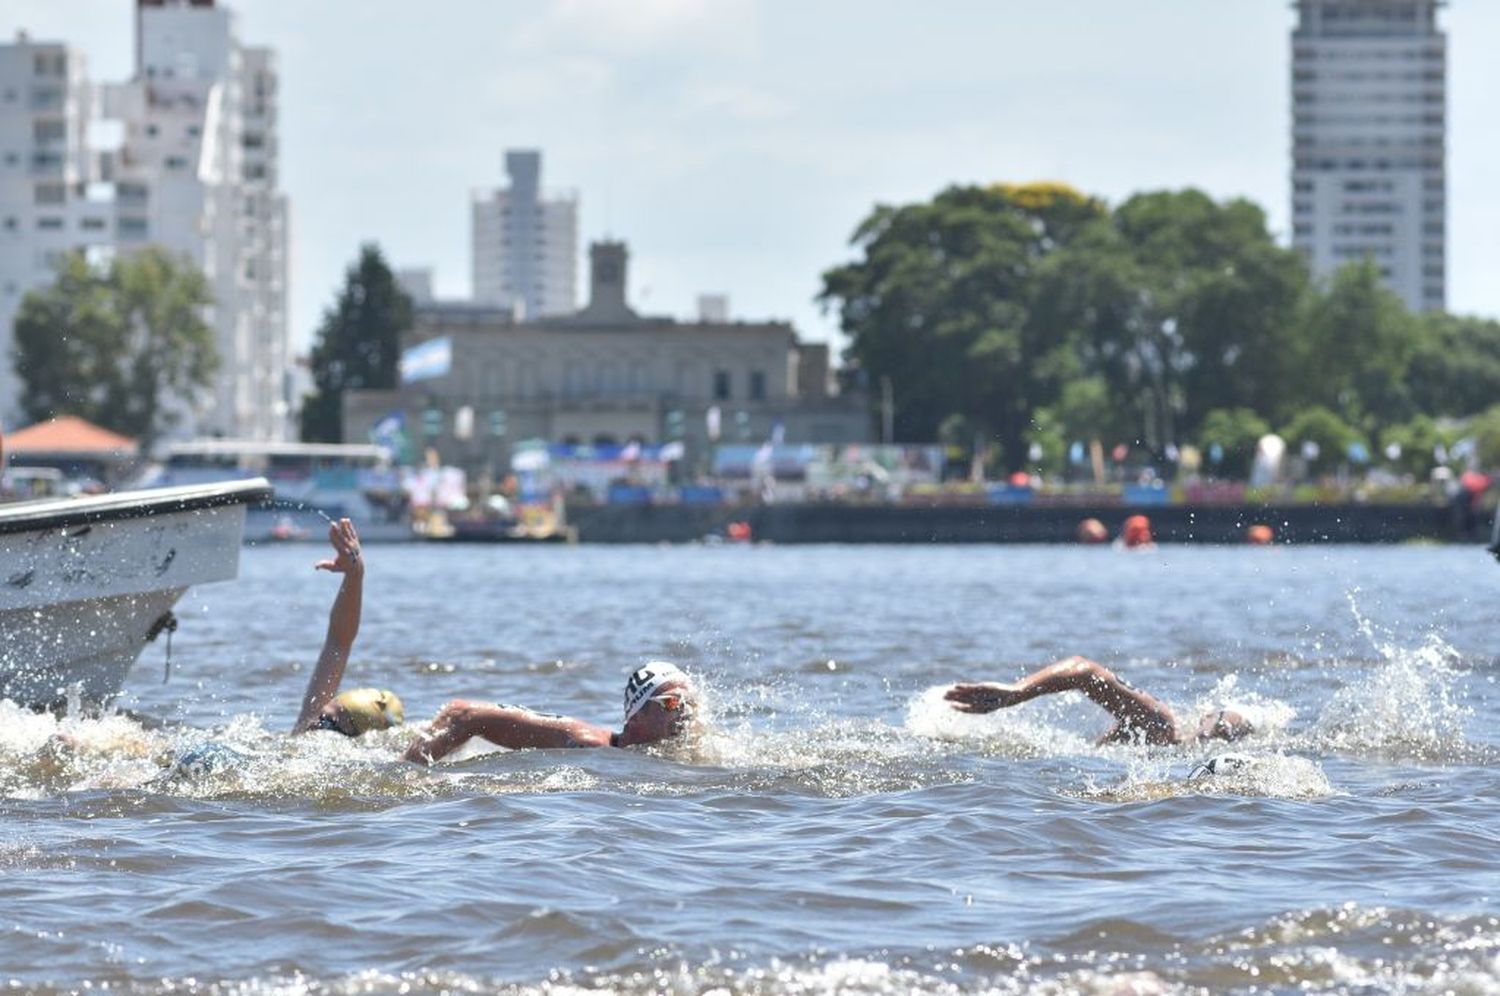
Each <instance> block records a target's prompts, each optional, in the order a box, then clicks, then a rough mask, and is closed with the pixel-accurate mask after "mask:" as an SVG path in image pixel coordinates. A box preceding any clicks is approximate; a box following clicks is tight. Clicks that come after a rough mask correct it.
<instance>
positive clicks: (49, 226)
mask: <svg viewBox="0 0 1500 996" xmlns="http://www.w3.org/2000/svg"><path fill="white" fill-rule="evenodd" d="M36 227H37V228H42V229H46V230H48V231H54V230H56V229H59V228H62V227H63V220H62V219H61V218H58V217H54V216H52V215H47V216H45V217H42V218H38V219H37V220H36Z"/></svg>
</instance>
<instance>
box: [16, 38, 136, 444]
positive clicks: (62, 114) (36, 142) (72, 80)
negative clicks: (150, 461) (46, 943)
mask: <svg viewBox="0 0 1500 996" xmlns="http://www.w3.org/2000/svg"><path fill="white" fill-rule="evenodd" d="M93 98H94V94H93V91H92V89H91V88H90V87H89V84H88V73H87V68H86V65H85V61H84V58H83V54H82V53H81V52H78V51H76V50H73V49H70V48H68V47H67V46H66V45H63V44H60V43H56V42H35V41H32V40H31V39H30V38H28V37H27V36H26V35H25V34H24V33H23V34H19V35H17V36H16V40H15V42H14V43H13V44H9V45H0V419H3V420H4V421H5V422H6V424H7V425H10V426H12V427H13V426H15V425H16V423H17V421H18V420H19V416H20V392H21V384H20V380H19V379H18V378H17V377H16V375H15V372H14V369H13V365H12V363H11V349H12V346H13V344H14V336H13V330H14V324H15V318H16V313H17V312H18V311H19V310H20V307H21V299H22V298H23V297H24V296H25V294H26V292H27V291H29V290H31V289H32V288H33V287H37V286H40V285H42V284H45V283H48V282H50V281H51V280H52V278H53V277H54V276H55V273H56V268H57V264H58V262H59V261H60V260H61V259H62V257H63V255H64V254H65V253H67V252H68V250H70V249H75V248H88V247H91V246H96V245H100V244H110V243H112V242H113V241H114V238H115V229H116V225H117V219H116V216H115V209H114V205H113V204H112V203H109V202H108V201H105V200H102V199H100V198H98V197H97V196H96V197H90V196H89V193H90V187H89V181H90V180H91V179H92V178H93V174H94V163H93V160H92V158H91V156H90V152H89V148H88V125H89V119H90V117H91V116H92V109H93Z"/></svg>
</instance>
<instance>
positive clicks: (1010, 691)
mask: <svg viewBox="0 0 1500 996" xmlns="http://www.w3.org/2000/svg"><path fill="white" fill-rule="evenodd" d="M1057 692H1082V693H1083V694H1085V695H1087V696H1088V697H1089V698H1090V699H1091V700H1093V701H1094V702H1095V703H1097V704H1098V705H1101V706H1103V707H1104V708H1105V709H1107V710H1108V711H1109V714H1110V715H1111V716H1113V717H1114V718H1115V726H1114V728H1113V729H1111V730H1110V731H1109V732H1108V733H1106V734H1104V736H1102V737H1100V738H1099V743H1101V744H1140V745H1155V746H1160V745H1169V744H1181V743H1190V742H1198V741H1204V740H1238V739H1240V738H1241V737H1243V736H1245V735H1247V734H1249V733H1252V732H1254V727H1253V726H1252V725H1251V724H1250V721H1249V720H1247V719H1246V718H1245V717H1244V716H1242V715H1240V714H1239V713H1237V712H1235V711H1234V710H1232V709H1219V710H1217V711H1215V712H1213V713H1210V714H1209V715H1207V716H1205V717H1204V718H1203V721H1202V722H1201V723H1199V724H1198V728H1197V729H1196V730H1195V731H1193V732H1192V733H1191V734H1185V733H1184V731H1183V730H1182V729H1181V728H1180V727H1179V726H1178V725H1177V717H1176V716H1174V715H1172V710H1171V709H1169V708H1168V707H1167V705H1166V703H1164V702H1161V701H1159V700H1157V699H1156V698H1154V697H1152V696H1150V695H1147V694H1146V693H1145V692H1142V691H1140V690H1138V689H1135V688H1132V687H1131V686H1130V685H1128V684H1126V683H1125V681H1124V680H1123V679H1122V678H1120V677H1119V676H1118V675H1116V674H1115V673H1114V672H1113V671H1111V670H1110V669H1109V668H1107V667H1105V666H1104V665H1102V664H1097V663H1095V662H1094V661H1091V660H1088V659H1086V658H1083V657H1069V658H1067V659H1065V660H1060V661H1058V662H1057V663H1056V664H1049V665H1047V666H1046V667H1044V668H1042V669H1041V670H1040V671H1037V672H1035V673H1033V674H1029V675H1027V676H1026V677H1025V678H1022V679H1021V680H1020V681H1018V682H1016V683H1014V684H1011V685H1002V684H999V683H998V682H991V681H987V682H976V683H970V684H958V685H954V686H953V687H952V688H950V689H948V691H947V692H945V693H944V695H943V698H945V699H947V700H948V701H949V702H951V703H952V704H953V708H955V709H957V710H958V711H959V712H994V711H995V710H996V709H1006V708H1009V707H1010V706H1013V705H1019V704H1020V703H1022V702H1026V701H1028V700H1030V699H1034V698H1036V697H1038V696H1040V695H1053V694H1056V693H1057Z"/></svg>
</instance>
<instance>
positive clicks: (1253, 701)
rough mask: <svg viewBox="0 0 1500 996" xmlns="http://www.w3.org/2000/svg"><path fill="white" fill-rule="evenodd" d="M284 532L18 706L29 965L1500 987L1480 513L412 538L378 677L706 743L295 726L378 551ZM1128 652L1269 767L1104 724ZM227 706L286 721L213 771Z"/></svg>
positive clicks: (2, 839) (11, 977) (725, 982)
mask: <svg viewBox="0 0 1500 996" xmlns="http://www.w3.org/2000/svg"><path fill="white" fill-rule="evenodd" d="M318 553H319V551H317V550H316V549H315V548H313V547H281V548H263V549H247V550H246V551H245V556H244V559H243V564H242V569H241V577H240V580H238V581H235V582H231V583H226V584H221V585H215V586H209V587H205V588H201V589H199V590H196V591H193V592H190V593H189V594H188V596H187V597H186V598H185V599H184V600H183V602H182V603H181V604H180V606H179V609H178V614H179V616H180V617H181V619H182V626H181V629H180V630H179V631H178V633H177V634H176V637H175V639H174V643H173V647H172V657H173V670H172V676H171V679H170V681H168V682H167V683H166V684H163V658H164V656H165V648H164V647H163V646H161V645H159V644H153V645H152V646H151V647H149V648H148V649H147V652H146V653H145V654H144V655H143V657H142V660H141V662H140V664H139V665H138V666H137V668H136V670H135V671H134V672H133V673H132V675H131V678H130V681H129V682H128V684H127V687H126V694H125V695H124V696H123V698H122V700H121V702H120V705H121V706H122V707H123V708H124V709H126V710H128V714H120V715H113V716H109V717H105V718H102V719H78V718H65V719H62V720H57V719H54V718H53V717H50V716H40V715H34V714H31V713H27V712H21V711H19V710H17V709H15V708H14V707H12V706H10V705H9V704H0V989H4V988H5V987H6V986H9V987H10V988H11V989H13V990H17V991H27V992H41V993H49V992H74V991H92V992H99V991H110V992H137V991H141V992H145V991H160V990H165V991H170V992H177V993H196V992H204V993H209V992H211V993H238V992H266V993H303V992H311V993H325V992H327V993H345V992H348V993H367V992H368V993H428V992H432V993H437V992H454V993H459V992H489V991H502V992H536V991H543V992H567V993H575V992H589V993H591V992H596V991H598V992H605V991H609V992H614V991H618V992H626V993H651V992H663V991H665V992H673V993H679V992H680V993H700V992H704V993H706V992H715V993H810V992H839V993H851V994H862V993H907V992H930V993H968V992H1001V993H1011V992H1038V993H1068V992H1097V993H1154V992H1166V993H1176V992H1226V991H1247V992H1249V991H1254V992H1350V993H1387V992H1390V993H1396V992H1400V993H1407V992H1423V993H1425V992H1471V993H1494V992H1497V991H1500V807H1497V805H1496V800H1497V799H1500V766H1497V765H1496V761H1497V760H1500V734H1497V733H1496V727H1497V720H1500V697H1497V688H1496V676H1497V674H1500V661H1497V657H1496V654H1497V647H1500V612H1497V607H1500V568H1497V566H1496V565H1495V564H1494V562H1493V561H1491V560H1490V559H1488V558H1487V557H1486V556H1485V555H1484V554H1482V553H1481V552H1480V551H1479V550H1477V549H1475V548H1415V547H1410V548H1349V547H1345V548H1338V547H1302V548H1274V549H1252V548H1244V549H1230V548H1206V547H1191V548H1163V549H1161V550H1158V551H1152V552H1147V553H1121V552H1115V551H1111V550H1106V549H1083V548H1058V547H1045V548H1044V547H1029V548H1028V547H944V548H929V549H921V548H910V547H901V548H879V547H847V548H846V547H798V548H790V547H785V548H775V547H757V548H741V547H672V548H653V547H635V548H629V547H623V548H589V547H579V548H559V547H553V548H546V549H518V548H507V547H469V548H457V547H454V548H442V549H431V548H424V547H420V546H395V547H371V548H369V549H368V551H367V560H368V563H369V574H368V579H367V585H366V589H367V594H366V602H365V620H364V627H363V630H362V632H361V635H360V639H359V643H358V645H357V646H356V650H355V655H354V663H353V664H352V665H351V670H350V675H349V677H348V678H347V679H346V687H352V686H353V685H358V684H377V685H387V686H390V687H392V688H394V689H396V690H397V691H398V692H399V693H400V694H401V695H402V697H403V698H404V699H405V702H406V707H407V712H408V719H409V721H421V720H422V719H423V718H424V717H427V716H430V715H431V714H432V712H434V711H435V710H436V709H437V708H438V707H439V706H440V705H441V704H442V703H443V702H444V701H446V700H447V699H449V698H452V697H455V696H462V697H479V698H486V699H496V700H500V701H506V702H519V703H525V704H528V705H532V706H535V707H538V708H542V709H545V710H548V711H556V712H566V713H570V714H574V715H579V716H583V717H587V718H592V719H594V720H596V721H599V722H604V723H617V722H618V717H619V709H620V704H619V703H620V692H621V686H622V683H623V679H624V677H625V675H626V674H627V673H628V672H629V671H630V670H631V669H633V668H634V667H635V666H637V665H638V664H640V663H642V662H643V661H645V660H647V659H651V658H667V659H671V660H674V661H677V662H678V663H679V664H681V665H682V666H684V667H685V668H687V669H688V670H689V671H691V672H692V673H693V674H694V675H695V676H696V677H697V678H698V680H699V681H700V682H701V683H702V684H703V685H704V686H705V688H706V689H707V691H708V696H709V700H710V702H709V709H708V713H709V720H710V722H709V728H708V731H707V732H706V733H705V735H704V736H703V737H702V738H701V739H700V740H698V741H696V742H694V743H691V744H684V745H679V746H676V747H673V748H672V749H669V750H658V749H630V750H612V749H611V750H597V751H524V752H489V753H485V752H480V751H476V752H471V753H470V755H469V756H467V757H462V756H461V757H460V759H459V760H457V761H455V762H453V763H449V764H443V765H439V766H437V767H435V768H433V769H430V770H425V769H420V768H417V767H415V766H411V765H407V764H404V763H402V762H400V761H399V760H397V755H398V753H399V750H400V748H401V747H402V746H403V745H404V743H405V739H406V735H404V734H399V733H397V732H395V731H392V732H389V733H384V734H376V735H373V736H370V737H366V738H363V739H361V740H359V741H349V740H345V739H344V738H341V737H339V736H337V735H336V734H332V733H317V734H312V735H308V736H304V737H298V738H291V737H288V736H287V735H286V734H285V730H286V729H287V727H288V726H289V725H290V723H291V721H292V719H293V715H294V712H295V707H296V703H297V701H298V697H299V695H300V694H301V691H302V688H303V685H304V684H305V682H306V677H307V671H308V668H309V667H310V666H311V663H312V661H313V659H314V658H315V656H316V653H317V650H318V647H319V645H320V644H321V641H322V633H323V627H324V624H325V620H326V613H327V608H328V606H329V604H330V603H331V601H332V598H333V594H334V591H335V589H336V587H337V580H336V579H335V578H333V577H331V576H329V575H327V574H321V573H315V572H314V571H313V570H312V569H311V563H312V561H313V559H314V558H315V556H316V555H318ZM1074 653H1078V654H1084V655H1088V656H1091V657H1094V658H1096V659H1098V660H1100V661H1102V662H1104V663H1106V664H1108V665H1109V666H1111V667H1113V668H1115V669H1116V670H1118V671H1119V672H1120V673H1122V674H1123V675H1125V676H1126V677H1128V678H1129V679H1131V681H1132V682H1133V683H1134V684H1136V685H1138V686H1141V687H1144V688H1146V689H1148V690H1150V691H1152V692H1154V693H1155V694H1157V695H1158V696H1159V697H1161V698H1163V699H1164V700H1166V701H1167V702H1169V703H1171V704H1172V706H1173V707H1174V708H1175V709H1176V710H1177V711H1178V713H1179V715H1181V716H1185V717H1188V718H1191V717H1192V716H1194V715H1196V714H1197V713H1198V712H1200V711H1202V710H1206V709H1209V708H1213V707H1216V706H1218V705H1222V704H1237V705H1240V706H1241V707H1243V708H1244V709H1246V710H1247V711H1248V712H1250V714H1251V715H1252V716H1253V717H1254V718H1255V719H1256V720H1257V721H1258V723H1259V725H1260V726H1261V728H1262V732H1261V733H1259V734H1258V735H1257V736H1256V737H1254V738H1252V739H1251V740H1249V741H1247V742H1245V743H1244V744H1242V745H1236V747H1235V750H1236V751H1238V752H1239V753H1242V754H1244V755H1247V756H1248V757H1249V758H1250V761H1249V763H1248V764H1247V765H1246V766H1245V767H1243V768H1242V769H1241V770H1240V771H1238V772H1236V773H1234V774H1231V775H1228V776H1215V777H1212V778H1207V779H1198V780H1190V779H1189V778H1188V772H1189V770H1190V769H1191V768H1192V766H1193V765H1194V764H1195V762H1197V761H1199V760H1202V759H1203V758H1204V757H1205V756H1207V755H1208V754H1209V753H1212V752H1211V751H1206V750H1203V749H1201V748H1189V747H1181V748H1149V749H1132V748H1126V747H1108V748H1097V747H1095V746H1093V740H1094V738H1095V737H1096V736H1097V735H1099V734H1100V733H1102V732H1103V731H1104V730H1105V729H1107V728H1108V726H1109V722H1108V718H1107V717H1106V716H1105V715H1104V714H1103V713H1102V712H1101V711H1100V710H1098V709H1097V708H1096V707H1094V706H1092V705H1091V704H1089V703H1088V702H1087V701H1084V700H1082V699H1081V698H1079V697H1077V696H1075V695H1067V696H1056V697H1052V698H1048V699H1043V700H1037V701H1034V702H1030V703H1027V704H1025V705H1022V706H1019V707H1016V708H1014V709H1011V710H1006V711H1002V712H998V713H995V714H991V715H988V716H963V715H959V714H957V713H955V712H952V711H951V710H949V709H947V708H946V707H945V706H944V705H943V703H942V702H941V699H940V695H941V687H942V686H943V685H944V684H946V683H949V682H953V681H957V680H963V679H986V678H988V679H997V680H1010V679H1013V678H1015V677H1018V676H1019V675H1021V674H1022V673H1024V672H1025V671H1026V670H1028V669H1030V668H1032V667H1034V666H1037V665H1040V664H1043V663H1046V662H1048V661H1049V660H1052V659H1054V658H1056V657H1060V656H1065V655H1069V654H1074ZM207 742H213V743H217V744H222V745H225V746H227V747H228V748H230V749H232V750H234V751H236V752H238V753H240V754H242V755H243V756H244V757H245V758H247V759H248V760H247V761H246V762H245V763H243V764H240V765H226V766H223V767H221V768H218V769H215V770H209V771H206V772H204V771H197V772H195V771H184V770H175V771H174V770H173V768H172V767H171V765H172V763H173V758H174V757H177V756H180V755H181V753H182V752H183V751H184V750H188V749H191V748H193V747H196V746H198V745H201V744H204V743H207Z"/></svg>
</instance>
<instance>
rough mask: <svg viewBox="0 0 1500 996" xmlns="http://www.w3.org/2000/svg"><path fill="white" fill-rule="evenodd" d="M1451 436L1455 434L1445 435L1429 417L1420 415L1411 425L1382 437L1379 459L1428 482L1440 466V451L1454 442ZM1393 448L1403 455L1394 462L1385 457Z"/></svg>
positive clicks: (1403, 425) (1384, 434)
mask: <svg viewBox="0 0 1500 996" xmlns="http://www.w3.org/2000/svg"><path fill="white" fill-rule="evenodd" d="M1451 436H1452V433H1445V432H1443V431H1442V430H1441V429H1439V428H1438V425H1437V423H1436V422H1434V421H1433V420H1432V419H1430V418H1428V417H1427V416H1426V415H1418V416H1417V417H1416V418H1413V419H1412V420H1411V421H1409V422H1403V423H1401V424H1400V425H1393V426H1391V427H1389V428H1388V429H1386V430H1385V431H1384V432H1382V433H1381V434H1380V449H1381V453H1380V454H1379V456H1380V458H1381V459H1384V460H1387V461H1389V462H1390V463H1392V464H1394V465H1395V466H1396V467H1398V468H1400V469H1401V470H1403V471H1405V472H1406V473H1408V474H1411V475H1412V476H1414V477H1416V478H1418V479H1419V480H1426V479H1427V476H1428V475H1429V474H1431V473H1432V470H1433V468H1434V467H1436V466H1437V457H1436V455H1435V454H1436V453H1437V447H1438V446H1440V445H1441V446H1448V445H1450V444H1451V443H1452V442H1453V439H1452V438H1450V437H1451ZM1392 445H1395V446H1397V447H1399V448H1400V453H1399V454H1398V455H1397V456H1396V457H1395V458H1394V459H1392V458H1391V457H1388V456H1386V455H1385V451H1386V450H1388V449H1389V448H1390V447H1391V446H1392Z"/></svg>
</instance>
